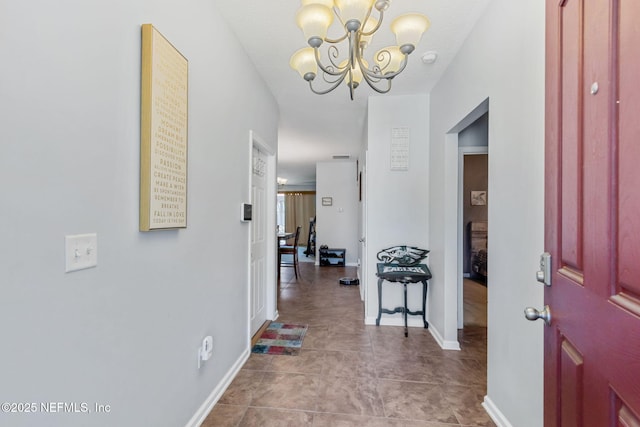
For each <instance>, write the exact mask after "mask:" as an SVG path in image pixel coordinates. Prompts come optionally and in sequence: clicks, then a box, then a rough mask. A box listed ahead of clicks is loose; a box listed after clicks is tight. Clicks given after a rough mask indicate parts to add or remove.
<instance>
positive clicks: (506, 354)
mask: <svg viewBox="0 0 640 427" xmlns="http://www.w3.org/2000/svg"><path fill="white" fill-rule="evenodd" d="M544 11H545V6H544V2H539V1H534V2H514V1H512V0H493V1H492V2H491V3H489V5H488V7H487V10H486V12H485V14H484V16H483V17H482V18H481V19H480V20H479V21H478V23H477V24H476V26H475V28H474V30H473V31H472V33H471V34H470V36H469V37H468V38H467V40H466V42H465V44H464V45H463V46H462V49H461V50H460V52H459V53H458V55H457V56H456V58H455V59H454V61H453V63H452V64H451V66H450V67H449V68H448V69H447V71H446V72H445V74H444V75H443V77H442V79H441V80H440V81H439V83H438V84H437V86H436V87H435V88H434V90H433V91H432V92H431V95H430V96H431V109H430V111H431V117H430V123H431V132H430V143H431V161H430V175H431V187H430V192H431V198H430V236H431V247H432V249H433V251H432V253H431V256H430V259H431V266H432V271H433V273H434V278H433V280H431V282H430V292H432V293H431V295H430V296H434V298H432V299H431V302H434V301H437V302H438V304H430V306H429V309H430V310H431V315H432V316H433V317H434V322H440V319H444V322H445V323H444V324H440V323H436V325H435V326H436V327H438V328H442V329H443V330H444V334H445V338H449V337H455V336H456V335H457V316H456V304H457V297H456V296H457V276H458V273H459V271H460V270H459V269H458V265H457V262H456V261H455V260H456V259H457V240H458V239H457V233H458V226H457V224H458V218H457V212H458V210H457V200H456V198H455V197H451V195H452V194H457V192H458V185H457V184H458V170H457V169H458V168H457V162H458V137H457V136H458V135H457V134H455V132H453V133H452V132H451V131H452V129H454V127H455V126H456V125H457V124H458V123H459V122H460V121H461V120H463V119H464V118H465V117H467V115H468V114H469V113H470V112H472V111H473V110H474V109H475V108H476V107H477V106H479V105H481V104H482V103H483V102H484V101H485V100H486V99H487V98H488V99H489V111H490V114H489V185H488V195H489V203H490V204H489V213H488V217H489V251H488V252H489V255H490V256H489V265H488V267H489V277H490V279H489V280H490V282H491V283H490V286H489V295H488V299H489V305H488V324H489V331H488V364H487V368H488V384H487V397H486V399H485V405H486V407H487V408H488V409H489V411H490V412H491V414H492V415H493V416H494V417H495V418H496V420H499V421H500V424H499V425H505V426H508V425H513V426H518V427H539V426H541V425H542V415H543V400H542V397H543V387H542V385H543V328H544V325H543V324H542V323H534V322H528V321H527V320H525V318H524V316H523V314H522V310H523V309H524V308H525V307H526V306H536V307H541V306H542V304H543V289H542V286H540V285H539V284H538V283H536V281H535V271H536V269H537V268H538V262H539V261H538V260H539V255H540V253H541V252H542V251H543V235H544V209H543V206H544V41H545V37H544V28H545V21H544V19H545V13H544ZM496 52H499V54H498V55H496ZM525 384H526V387H524V386H523V385H525Z"/></svg>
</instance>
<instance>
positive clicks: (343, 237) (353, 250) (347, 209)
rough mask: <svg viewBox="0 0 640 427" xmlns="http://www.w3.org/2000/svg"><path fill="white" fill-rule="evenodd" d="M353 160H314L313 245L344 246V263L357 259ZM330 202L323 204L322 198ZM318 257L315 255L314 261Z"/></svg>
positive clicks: (356, 201)
mask: <svg viewBox="0 0 640 427" xmlns="http://www.w3.org/2000/svg"><path fill="white" fill-rule="evenodd" d="M356 174H357V167H356V162H354V161H350V160H349V161H343V160H335V161H329V162H318V163H316V249H318V248H320V246H321V245H327V246H329V247H330V248H344V249H346V250H347V253H346V263H347V265H356V263H357V261H358V212H359V211H358V182H357V181H356V176H357V175H356ZM323 197H331V198H332V205H331V206H323V205H322V198H323ZM319 260H320V258H318V257H316V263H318V262H319Z"/></svg>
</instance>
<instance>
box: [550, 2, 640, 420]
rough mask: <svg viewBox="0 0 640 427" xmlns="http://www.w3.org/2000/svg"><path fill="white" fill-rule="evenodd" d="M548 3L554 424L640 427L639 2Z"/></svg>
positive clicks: (551, 385) (551, 382)
mask: <svg viewBox="0 0 640 427" xmlns="http://www.w3.org/2000/svg"><path fill="white" fill-rule="evenodd" d="M546 6H547V63H546V68H547V83H546V86H547V88H546V97H547V99H546V179H547V181H546V184H545V185H546V196H545V197H546V207H545V222H546V225H545V246H546V249H547V251H548V252H550V253H551V255H552V257H553V261H552V266H553V269H552V283H551V286H550V287H546V288H545V303H546V304H547V305H548V306H549V307H550V311H551V315H552V316H551V317H552V319H551V326H550V327H547V328H545V387H544V391H545V426H562V427H571V426H593V427H603V426H640V1H639V0H563V1H560V0H547V3H546Z"/></svg>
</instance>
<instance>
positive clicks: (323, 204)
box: [322, 197, 333, 206]
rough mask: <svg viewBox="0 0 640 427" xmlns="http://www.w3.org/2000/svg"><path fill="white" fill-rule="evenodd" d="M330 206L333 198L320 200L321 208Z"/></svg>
mask: <svg viewBox="0 0 640 427" xmlns="http://www.w3.org/2000/svg"><path fill="white" fill-rule="evenodd" d="M331 205H333V197H323V198H322V206H331Z"/></svg>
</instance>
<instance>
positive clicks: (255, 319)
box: [248, 132, 277, 338]
mask: <svg viewBox="0 0 640 427" xmlns="http://www.w3.org/2000/svg"><path fill="white" fill-rule="evenodd" d="M250 149H251V169H250V172H251V179H250V185H251V189H250V190H251V192H250V194H251V205H252V218H251V232H250V233H249V234H250V246H249V250H250V256H249V263H250V265H249V302H248V303H249V338H251V337H252V336H253V335H254V334H255V333H256V332H257V331H258V330H259V329H260V327H261V326H262V325H263V324H264V323H265V322H266V321H267V320H273V319H275V318H276V317H277V309H276V297H275V288H276V286H275V263H274V262H273V261H274V260H275V256H276V254H275V246H276V233H275V203H276V188H275V183H274V182H275V176H274V175H275V155H274V153H273V150H271V149H270V147H269V146H268V145H266V144H265V143H264V142H263V141H262V140H261V139H260V137H259V136H258V135H257V134H256V133H255V132H251V133H250Z"/></svg>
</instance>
